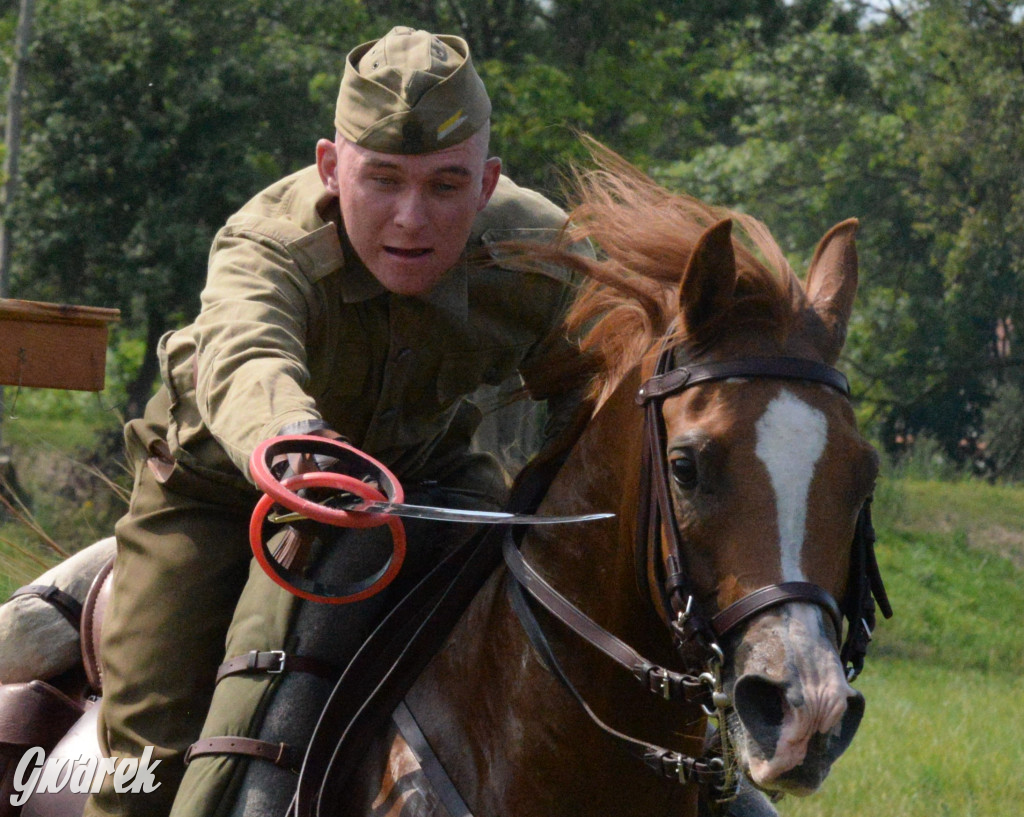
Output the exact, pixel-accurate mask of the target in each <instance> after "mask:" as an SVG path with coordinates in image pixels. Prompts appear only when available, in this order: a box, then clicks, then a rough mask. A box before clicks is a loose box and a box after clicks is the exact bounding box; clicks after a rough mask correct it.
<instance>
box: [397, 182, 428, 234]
mask: <svg viewBox="0 0 1024 817" xmlns="http://www.w3.org/2000/svg"><path fill="white" fill-rule="evenodd" d="M426 223H427V202H426V199H425V197H424V196H423V194H422V193H421V192H420V191H418V190H412V189H410V190H407V191H405V192H404V193H403V194H402V195H401V196H400V197H399V199H398V202H397V206H396V208H395V224H396V226H398V227H401V228H402V229H405V230H418V229H419V228H421V227H423V226H425V225H426Z"/></svg>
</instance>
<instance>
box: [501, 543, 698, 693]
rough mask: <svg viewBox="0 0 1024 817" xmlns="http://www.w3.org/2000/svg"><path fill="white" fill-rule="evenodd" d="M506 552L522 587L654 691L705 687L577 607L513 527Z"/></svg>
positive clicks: (674, 690)
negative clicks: (535, 563)
mask: <svg viewBox="0 0 1024 817" xmlns="http://www.w3.org/2000/svg"><path fill="white" fill-rule="evenodd" d="M502 553H503V555H504V557H505V565H506V566H507V567H508V569H509V572H510V573H511V574H512V576H513V577H514V578H515V580H516V582H518V584H519V585H520V586H521V587H523V588H524V589H526V590H527V591H528V592H529V594H530V595H531V596H532V597H533V598H534V599H536V600H537V601H538V602H540V604H541V605H543V607H544V608H545V609H546V610H547V611H548V612H549V613H551V614H552V615H553V616H554V617H555V618H556V619H558V620H559V621H560V622H562V624H564V625H565V626H567V627H569V629H571V630H572V631H573V632H575V633H576V635H578V636H579V637H580V638H582V639H583V640H584V641H586V642H587V643H588V644H590V645H591V646H594V647H597V649H599V650H600V651H601V652H603V653H604V654H605V655H607V656H608V657H609V658H611V659H612V660H613V661H615V662H616V663H618V664H619V665H621V666H623V667H625V668H626V669H627V670H629V672H630V673H632V675H633V677H634V678H636V679H637V680H638V681H640V682H641V683H642V684H643V685H644V686H645V687H646V688H647V689H648V690H649V691H650V692H653V693H655V694H657V695H659V696H660V697H663V698H666V699H668V700H673V699H678V698H682V699H686V700H695V699H697V698H698V697H699V696H700V695H701V694H702V692H704V691H705V688H704V685H703V684H701V682H700V681H699V679H698V678H696V677H695V676H689V675H683V674H681V673H678V672H673V671H671V670H667V669H665V668H664V667H660V666H658V665H657V664H654V663H653V662H651V661H648V660H647V659H646V658H644V657H643V656H642V655H640V653H638V652H637V651H636V650H634V649H633V648H632V647H631V646H629V644H626V643H625V642H624V641H622V640H621V639H620V638H618V637H617V636H614V635H612V634H611V633H610V632H608V631H607V630H605V629H604V628H603V627H601V625H599V624H597V623H596V622H595V621H593V619H591V618H590V617H589V616H587V615H586V614H585V613H583V612H582V611H581V610H579V609H578V608H577V607H575V606H574V605H573V604H572V602H570V601H569V600H568V599H566V598H565V596H563V595H562V594H561V593H559V592H558V591H557V590H555V588H553V587H552V586H551V585H550V584H548V583H547V581H545V580H544V578H543V577H542V576H541V575H540V574H539V573H537V571H535V570H534V569H533V568H532V567H531V566H530V564H529V563H528V562H527V561H526V560H525V559H524V558H523V554H522V553H520V552H519V548H517V547H516V545H515V541H514V539H513V537H512V532H511V531H506V533H505V536H504V541H503V543H502ZM522 618H523V616H520V619H521V620H522ZM524 626H525V624H524Z"/></svg>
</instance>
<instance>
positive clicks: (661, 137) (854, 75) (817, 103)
mask: <svg viewBox="0 0 1024 817" xmlns="http://www.w3.org/2000/svg"><path fill="white" fill-rule="evenodd" d="M37 2H38V4H39V11H38V14H37V20H38V22H37V36H36V43H35V46H34V50H33V54H32V75H31V79H30V83H31V91H30V95H29V100H28V109H27V112H26V113H27V115H26V139H25V144H24V153H23V160H22V169H23V174H24V179H25V183H24V185H23V187H22V195H21V197H20V198H19V200H18V204H17V207H16V212H15V213H14V214H13V215H14V217H15V223H16V247H15V249H16V257H15V261H16V275H15V278H14V280H13V281H12V291H13V294H14V295H15V296H20V297H31V298H40V299H43V300H71V301H75V302H79V303H82V302H88V303H96V304H103V305H108V306H119V307H121V308H122V310H124V311H125V313H126V319H127V320H126V324H127V326H128V327H129V328H130V329H131V330H132V331H136V332H138V333H139V334H140V336H141V337H146V338H148V341H147V343H146V347H147V352H146V354H145V355H143V360H144V361H145V363H144V365H143V366H142V368H141V370H140V372H139V373H138V376H137V378H136V381H137V382H136V388H135V390H134V393H135V405H134V406H133V407H132V408H131V409H130V411H137V410H138V408H139V406H140V405H141V402H140V401H141V397H143V396H144V395H145V393H146V392H147V391H148V388H149V386H150V384H151V383H152V375H153V371H152V365H151V364H152V361H153V360H154V356H153V346H154V344H155V340H156V338H157V336H158V335H159V334H160V332H161V331H163V330H164V329H166V328H170V327H172V326H174V325H177V324H179V323H181V322H183V321H185V320H187V319H189V318H190V317H191V316H192V315H193V314H194V312H195V310H196V309H197V307H198V293H199V291H200V288H201V285H202V281H203V279H204V276H205V258H206V253H207V249H208V246H209V241H210V238H211V237H212V234H213V232H214V231H215V230H216V229H217V227H218V226H219V225H220V224H221V223H222V222H223V220H224V218H226V216H227V215H228V214H229V213H230V212H231V211H232V210H233V209H235V208H237V207H238V206H239V205H240V204H241V203H242V202H244V201H245V200H246V199H247V198H248V197H249V196H251V195H252V194H253V193H255V192H256V191H258V190H259V189H260V188H261V187H262V186H264V185H265V184H267V183H269V182H270V181H272V180H273V179H274V178H276V177H278V176H280V175H281V174H283V173H286V172H288V171H290V170H293V169H297V168H298V167H301V166H302V165H304V164H307V163H308V162H309V161H311V159H312V155H313V154H312V147H313V144H314V142H315V140H316V138H318V137H320V136H323V135H327V134H329V133H330V130H331V121H330V120H331V116H330V114H331V109H332V106H333V100H334V95H335V93H336V88H337V82H338V78H339V75H340V72H341V68H342V61H343V56H344V54H345V53H346V52H347V51H348V50H349V49H350V48H351V47H352V46H354V45H355V44H356V43H359V42H362V41H364V40H367V39H370V38H372V37H376V36H380V35H381V34H382V33H383V32H384V31H386V30H387V29H388V28H389V27H390V26H391V25H394V24H409V25H418V26H423V27H427V28H430V29H433V30H436V31H449V32H453V33H459V34H462V35H463V36H465V37H466V39H467V40H469V41H470V43H471V45H472V47H473V50H474V55H475V60H476V62H477V64H478V66H479V68H480V71H481V73H482V75H483V76H484V78H485V81H486V82H487V84H488V86H489V88H490V90H491V93H492V97H493V101H494V127H493V140H494V149H495V152H496V153H498V154H500V155H502V156H503V158H504V160H505V164H506V168H507V169H508V170H509V172H510V174H511V175H513V176H514V177H515V178H516V179H517V180H519V181H521V182H523V183H526V184H529V185H533V186H537V187H540V188H541V189H543V190H544V191H545V192H547V193H549V194H551V195H554V196H555V197H556V198H558V197H559V195H560V191H559V187H558V185H559V179H560V174H561V170H562V169H563V168H564V166H565V164H566V163H567V162H569V161H571V160H573V159H580V158H581V149H580V146H579V142H578V140H577V138H576V132H577V131H585V132H588V133H590V134H592V135H594V136H595V137H597V138H598V139H599V140H601V141H603V142H605V143H606V144H608V145H609V146H611V147H612V148H614V149H615V150H617V151H619V152H620V153H622V154H623V155H625V156H626V157H627V158H629V159H631V160H633V161H635V162H637V163H639V164H640V165H641V166H643V167H645V168H647V169H648V170H650V171H651V172H653V173H655V174H656V175H657V176H658V177H659V178H661V179H663V180H664V181H666V182H667V183H669V184H671V185H675V186H678V187H681V188H685V189H686V190H687V191H689V192H691V193H694V194H697V195H700V196H702V197H705V198H707V199H709V200H710V201H712V202H714V203H719V204H728V205H732V206H737V207H739V208H740V209H745V210H747V211H749V212H751V213H754V214H755V215H757V216H759V217H761V218H762V219H763V220H765V221H766V222H767V223H768V224H769V225H770V226H771V227H772V229H773V231H774V232H775V233H776V235H777V236H778V237H779V239H780V241H781V243H782V244H783V246H784V248H785V249H786V250H787V251H788V252H790V253H792V254H793V260H794V262H795V266H796V267H797V268H801V267H802V266H803V265H804V262H805V261H806V256H807V255H809V253H810V251H811V250H812V249H813V245H814V242H815V241H816V240H817V239H818V238H819V237H820V235H821V234H822V233H823V232H824V231H825V230H826V229H827V228H828V227H829V226H831V224H832V223H835V222H836V221H839V220H841V219H843V218H846V217H849V216H857V217H859V218H860V219H861V222H862V231H861V237H860V248H861V255H862V269H863V274H862V289H861V298H860V302H859V305H858V309H857V312H856V315H855V319H854V322H853V325H852V326H851V331H850V341H849V344H848V351H847V358H846V365H847V366H848V368H850V370H851V372H852V374H853V376H854V381H855V385H856V388H857V392H858V394H859V395H861V397H862V406H863V412H862V413H863V414H864V416H865V417H866V418H867V419H868V420H869V421H870V422H872V423H873V427H874V429H875V430H876V432H877V433H878V435H879V436H880V438H881V439H883V440H884V441H886V443H887V444H889V445H890V446H896V445H897V443H898V441H899V440H906V439H907V438H908V436H912V435H921V434H926V435H931V436H933V437H935V438H937V439H939V440H940V441H941V442H942V444H943V445H944V446H945V447H946V448H947V450H948V451H949V452H950V453H956V452H958V451H962V450H963V449H962V446H961V441H963V440H967V441H969V442H968V448H970V447H971V446H972V445H974V444H975V443H976V442H977V441H979V440H982V439H983V438H984V432H985V427H986V419H985V418H986V411H987V407H988V406H989V404H990V403H992V401H993V398H994V396H995V395H996V394H997V393H998V395H999V400H998V402H997V405H996V407H995V408H994V409H993V410H992V411H989V412H988V416H990V417H991V418H992V420H991V421H990V422H988V425H989V426H990V427H991V429H990V430H994V429H996V428H1005V427H1007V423H1006V422H1005V421H1004V420H1000V421H999V422H996V419H995V418H997V417H999V418H1006V417H1008V416H1010V415H1011V414H1012V408H1011V407H1012V402H1013V399H1014V395H1019V394H1020V393H1022V392H1021V388H1022V384H1021V381H1022V379H1024V378H1022V377H1021V373H1020V372H1021V367H1020V364H1021V363H1022V362H1024V354H1022V353H1021V350H1020V349H1019V348H1018V343H1019V341H1018V335H1019V329H1020V327H1024V304H1022V303H1021V298H1020V296H1019V295H1018V293H1019V292H1021V291H1022V285H1024V269H1022V263H1024V261H1022V257H1024V255H1022V252H1021V250H1022V249H1024V248H1022V247H1021V242H1022V241H1024V229H1022V227H1024V223H1022V222H1024V174H1022V173H1021V172H1020V164H1021V159H1020V157H1021V156H1022V155H1024V133H1022V129H1024V116H1022V114H1024V82H1022V81H1021V80H1022V79H1024V77H1022V76H1021V74H1022V72H1024V27H1022V18H1024V3H1021V2H1010V0H899V2H897V1H896V0H894V1H893V2H891V3H888V2H887V3H885V4H882V3H878V4H877V5H876V6H875V7H872V6H871V5H870V2H864V0H796V2H783V1H782V0H741V1H740V2H724V0H712V2H708V0H588V2H586V3H583V2H582V0H436V2H435V1H434V0H431V2H426V0H341V2H339V3H332V4H327V3H324V2H322V0H307V1H306V2H300V1H299V0H284V1H283V2H271V0H221V2H218V3H210V4H201V3H194V2H185V1H184V0H149V1H148V2H146V1H144V0H122V2H116V3H113V2H104V1H103V0H37ZM12 9H13V6H11V7H8V8H7V9H6V10H5V13H3V14H4V16H2V17H0V27H2V30H7V29H10V28H11V26H12V24H13V18H12V13H13V12H12ZM4 47H6V46H0V48H4ZM0 70H5V69H0ZM799 256H804V257H803V258H800V257H799ZM147 367H148V368H147ZM1004 436H1005V434H1004ZM1007 445H1008V446H1009V447H1007V446H1003V449H1004V450H1016V447H1015V446H1014V445H1011V444H1007ZM995 448H997V449H998V448H999V445H995Z"/></svg>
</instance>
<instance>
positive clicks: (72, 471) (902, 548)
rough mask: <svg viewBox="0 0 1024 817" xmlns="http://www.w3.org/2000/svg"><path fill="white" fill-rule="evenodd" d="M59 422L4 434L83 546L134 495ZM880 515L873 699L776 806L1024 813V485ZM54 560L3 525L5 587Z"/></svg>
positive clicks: (922, 815) (51, 520) (41, 508)
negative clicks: (883, 594)
mask: <svg viewBox="0 0 1024 817" xmlns="http://www.w3.org/2000/svg"><path fill="white" fill-rule="evenodd" d="M96 410H97V411H99V410H100V409H99V408H97V409H96ZM33 414H34V413H26V416H33ZM108 419H109V418H108ZM58 420H59V418H58V417H55V416H53V414H52V413H51V414H50V416H49V417H48V418H47V419H46V422H45V423H43V422H42V421H28V420H24V421H22V422H21V423H12V424H10V425H8V426H7V427H6V428H5V441H7V442H10V443H13V444H14V445H15V446H16V452H17V453H18V454H19V456H20V461H21V462H23V463H25V462H28V463H29V464H30V467H25V468H23V469H22V473H23V474H25V478H24V481H25V482H26V483H27V487H28V488H29V490H30V492H31V493H32V495H33V498H34V508H35V510H36V512H37V516H38V517H39V519H40V522H41V523H42V525H43V527H45V528H46V529H47V530H49V531H55V537H54V538H56V539H57V540H58V542H60V543H62V544H67V543H68V542H70V543H72V545H74V544H75V543H85V542H89V541H93V540H95V539H98V538H100V537H102V536H105V535H107V534H108V533H109V532H110V530H112V524H113V520H114V519H116V517H117V515H118V514H119V513H120V512H121V509H122V508H123V505H122V504H121V500H120V499H117V498H116V497H115V496H114V495H113V494H112V493H111V492H110V490H109V489H108V488H106V487H103V486H102V485H98V484H97V483H96V481H95V480H93V481H92V482H90V481H89V474H90V472H89V470H88V465H87V463H84V462H83V457H82V455H81V451H82V450H88V445H89V440H88V439H85V438H82V439H79V436H77V434H78V432H76V428H77V426H76V425H75V424H74V423H72V424H71V425H69V426H68V427H67V429H63V426H61V425H60V423H59V422H58ZM107 425H110V426H111V427H113V428H115V429H116V426H117V423H116V422H108V423H107ZM29 452H31V453H29ZM29 456H31V460H27V459H26V458H27V457H29ZM115 476H116V471H115ZM875 523H876V527H877V529H878V535H879V546H878V553H879V559H880V562H881V564H882V567H883V571H884V576H885V579H886V583H887V585H888V589H889V593H890V597H891V599H892V602H893V606H894V607H895V611H896V617H895V618H894V619H893V620H891V621H884V622H881V623H880V625H879V627H878V629H877V632H876V639H875V642H874V644H873V645H872V650H871V653H870V654H869V656H868V663H867V667H866V669H865V672H864V674H863V675H862V676H861V678H860V679H859V680H858V681H857V686H858V687H859V688H860V689H861V690H862V691H863V692H864V694H865V696H866V697H867V701H868V704H867V712H866V715H865V718H864V722H863V725H862V726H861V730H860V733H859V734H858V736H857V738H856V740H855V741H854V743H853V745H852V747H851V748H850V750H849V751H848V752H847V754H846V755H845V756H844V757H843V758H841V759H840V761H839V762H838V763H837V764H836V767H835V769H834V770H833V772H832V775H831V776H830V777H829V779H828V780H827V781H826V783H825V785H824V786H823V788H822V790H821V791H820V792H818V793H817V794H816V795H815V796H813V797H810V798H807V799H804V800H799V799H795V798H787V799H784V800H783V801H782V802H780V803H779V804H778V809H779V811H780V813H781V814H782V815H786V816H787V817H855V816H856V817H861V815H883V816H884V817H946V816H947V815H948V816H949V817H1019V816H1020V815H1021V814H1024V680H1022V679H1024V648H1022V642H1024V621H1022V613H1024V589H1022V588H1024V487H1021V488H1018V487H1004V486H991V485H987V484H985V483H982V482H973V481H972V482H938V481H927V480H923V479H911V478H890V479H886V480H883V482H882V483H881V484H880V486H879V490H878V492H877V495H876V503H875ZM4 540H6V541H7V542H8V543H11V544H13V545H14V546H15V547H14V548H12V547H11V544H5V541H4ZM24 552H28V553H30V554H31V558H27V557H26V556H25V555H24ZM55 558H56V557H55V554H54V553H53V552H52V551H51V550H49V549H48V548H47V547H46V546H44V545H41V544H40V542H39V539H38V537H36V536H34V535H33V534H31V533H29V532H28V531H26V530H24V529H23V528H22V527H21V526H18V525H11V524H6V525H0V598H2V597H3V596H5V595H6V594H7V593H8V592H9V591H10V590H11V589H13V588H14V587H17V586H18V585H19V584H22V583H25V582H27V581H29V580H30V579H31V578H32V577H33V576H35V575H37V574H38V572H40V571H41V570H42V567H43V566H44V565H45V564H46V563H52V562H53V561H54V560H55ZM33 559H34V560H37V561H33Z"/></svg>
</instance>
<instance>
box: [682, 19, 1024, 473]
mask: <svg viewBox="0 0 1024 817" xmlns="http://www.w3.org/2000/svg"><path fill="white" fill-rule="evenodd" d="M1021 9H1022V4H1020V3H1010V2H1000V1H999V0H991V1H990V2H970V1H969V0H928V1H927V2H914V3H905V4H896V5H893V6H891V7H890V9H889V12H888V14H887V15H886V16H885V17H884V18H879V17H878V16H877V15H876V16H874V17H868V18H859V17H858V16H857V14H856V13H855V12H853V11H851V10H849V9H847V10H843V9H841V8H839V7H837V8H836V9H835V10H833V12H832V13H831V14H829V15H828V17H827V18H825V19H824V20H823V21H822V22H821V23H820V24H819V25H816V26H814V27H813V28H811V29H809V30H806V31H803V32H800V31H795V30H794V31H792V33H791V35H790V36H787V37H785V38H783V39H782V40H781V41H780V43H779V44H777V45H776V46H775V47H772V48H768V47H764V46H763V42H762V41H760V40H759V39H758V32H756V31H751V30H750V28H749V27H741V28H739V29H737V30H736V34H735V36H736V38H737V39H736V46H735V48H734V51H733V53H734V54H735V57H734V58H732V59H728V60H723V63H722V68H721V76H720V79H719V82H720V84H721V86H722V87H723V88H729V89H731V91H732V93H733V94H734V96H735V98H736V100H737V107H736V114H735V117H734V119H733V127H734V129H735V133H736V139H737V141H736V143H735V144H718V145H713V146H711V147H708V148H706V149H703V150H699V151H696V152H694V153H693V154H692V155H690V156H689V157H687V158H686V160H685V161H682V162H678V163H675V164H673V165H670V166H666V167H665V168H664V176H665V178H667V179H669V180H671V181H672V183H674V184H678V185H681V186H685V187H687V188H688V189H690V190H691V191H693V192H695V193H697V194H699V195H704V196H706V197H709V198H711V199H712V200H715V201H718V202H722V203H730V204H733V205H740V206H742V207H743V208H744V209H747V210H749V211H750V212H753V213H755V214H757V215H758V216H760V217H762V218H763V219H764V220H765V221H767V223H768V224H769V225H770V226H771V227H772V228H773V230H774V231H775V232H776V234H777V235H778V236H779V238H780V240H781V242H782V243H783V246H784V248H786V249H787V250H789V251H791V252H793V253H808V252H809V251H810V250H811V249H812V248H813V246H814V241H815V240H816V238H817V237H818V236H819V235H820V234H821V232H822V231H823V230H824V229H826V228H827V227H828V226H829V225H830V224H831V223H833V222H835V221H838V220H840V219H842V218H846V217H849V216H858V217H860V219H861V223H862V231H861V238H860V241H859V246H860V249H861V258H862V290H861V299H860V308H859V310H858V313H857V316H856V320H855V321H854V324H853V326H852V327H851V337H850V342H849V345H848V351H847V362H848V364H849V365H850V366H851V367H852V370H853V372H854V375H855V381H856V386H857V390H858V392H859V393H860V394H861V395H862V397H863V399H864V405H865V406H866V408H867V409H868V410H869V413H868V416H869V417H870V418H871V419H873V420H874V422H875V427H876V431H877V432H878V433H879V434H880V436H881V437H882V438H883V439H884V440H885V441H886V442H887V443H889V444H890V445H895V444H896V441H897V440H898V439H905V438H906V436H907V435H908V434H909V435H918V434H928V435H933V436H936V437H937V438H939V439H940V440H941V441H942V443H943V445H944V446H945V447H946V449H947V450H948V451H949V452H950V453H953V454H955V453H957V452H962V450H963V446H962V444H961V443H962V441H963V440H967V441H968V442H969V446H968V447H970V441H973V440H975V439H977V437H978V436H979V435H980V433H981V431H982V411H983V409H984V407H985V406H986V405H987V404H988V402H989V401H990V400H991V397H992V394H993V391H994V389H995V388H996V386H997V385H998V383H999V382H1001V381H1002V380H1003V379H1005V378H1006V377H1008V376H1010V377H1012V376H1015V373H1014V367H1015V366H1017V365H1019V363H1020V362H1022V361H1021V360H1020V359H1019V356H1018V358H1016V359H1015V358H1013V357H1008V356H1007V354H1006V352H1007V348H1008V347H1009V348H1010V349H1011V350H1012V349H1013V348H1014V346H1013V344H1014V341H1015V339H1016V337H1015V334H1014V330H1013V327H1021V326H1024V323H1022V322H1021V321H1022V320H1024V314H1022V303H1021V298H1020V296H1019V294H1018V293H1020V292H1021V289H1022V286H1024V275H1022V273H1024V269H1022V267H1021V264H1022V260H1021V259H1022V258H1024V254H1022V250H1024V247H1022V246H1021V243H1022V241H1024V233H1022V232H1021V230H1020V226H1021V220H1022V219H1024V181H1022V173H1021V164H1022V162H1021V157H1022V156H1024V129H1022V128H1024V90H1022V89H1024V85H1022V82H1021V80H1022V79H1024V77H1022V76H1021V74H1022V70H1024V62H1022V60H1021V54H1022V53H1024V50H1022V46H1024V29H1022V25H1021V22H1020V16H1021V15H1020V12H1021ZM743 42H747V43H749V44H748V46H747V47H745V48H744V47H742V46H741V45H740V43H743ZM798 268H799V267H798ZM1000 327H1002V329H1001V330H1000ZM1000 331H1003V333H1004V335H1005V334H1006V332H1009V336H1004V337H1002V338H1001V337H1000V335H999V332H1000Z"/></svg>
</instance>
